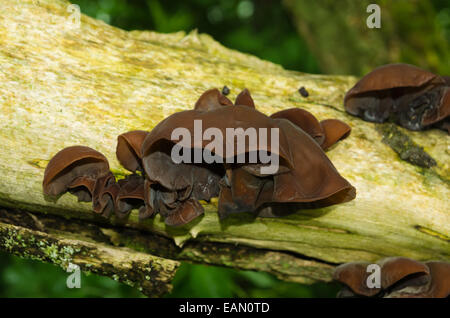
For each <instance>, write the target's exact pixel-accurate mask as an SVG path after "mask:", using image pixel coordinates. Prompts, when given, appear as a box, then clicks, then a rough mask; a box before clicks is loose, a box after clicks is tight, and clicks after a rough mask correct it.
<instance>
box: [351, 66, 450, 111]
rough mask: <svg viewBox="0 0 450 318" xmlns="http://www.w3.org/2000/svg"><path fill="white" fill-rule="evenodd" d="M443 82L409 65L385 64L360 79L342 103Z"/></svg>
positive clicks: (427, 72) (436, 76) (435, 76)
mask: <svg viewBox="0 0 450 318" xmlns="http://www.w3.org/2000/svg"><path fill="white" fill-rule="evenodd" d="M433 80H434V81H437V82H439V83H441V82H443V80H442V79H441V78H440V77H439V76H438V75H436V74H433V73H431V72H429V71H426V70H424V69H421V68H419V67H417V66H414V65H410V64H402V63H399V64H387V65H383V66H380V67H378V68H376V69H374V70H373V71H371V72H370V73H368V74H366V75H365V76H364V77H362V78H361V79H360V80H359V81H358V82H357V83H356V84H355V86H353V87H352V88H351V89H350V90H349V91H348V92H347V94H346V95H345V98H344V103H345V102H346V101H347V100H348V99H349V98H351V97H353V96H355V95H358V94H362V93H367V92H374V91H382V90H387V89H391V88H398V87H419V86H422V85H425V84H427V83H429V82H431V81H433Z"/></svg>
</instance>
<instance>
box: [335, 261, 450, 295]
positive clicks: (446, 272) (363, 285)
mask: <svg viewBox="0 0 450 318" xmlns="http://www.w3.org/2000/svg"><path fill="white" fill-rule="evenodd" d="M377 264H378V265H379V266H380V268H381V277H380V280H381V281H380V285H381V286H380V288H369V287H368V285H367V277H368V275H371V274H372V273H367V268H368V267H367V266H368V265H369V263H366V262H361V263H348V264H343V265H340V266H338V267H337V268H336V270H335V272H334V275H333V279H334V280H336V281H339V282H341V283H343V284H345V285H346V287H348V289H346V288H344V289H343V290H342V292H340V293H339V294H338V296H340V297H353V296H355V295H360V296H368V297H372V296H375V295H376V296H381V297H388V298H418V297H448V296H449V294H450V263H446V262H427V263H421V262H417V261H414V260H412V259H409V258H405V257H388V258H384V259H381V260H379V261H378V262H377Z"/></svg>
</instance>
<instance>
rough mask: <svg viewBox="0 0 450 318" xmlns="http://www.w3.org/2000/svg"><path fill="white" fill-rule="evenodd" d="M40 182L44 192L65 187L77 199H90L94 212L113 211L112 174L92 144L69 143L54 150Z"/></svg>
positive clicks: (58, 191) (52, 192)
mask: <svg viewBox="0 0 450 318" xmlns="http://www.w3.org/2000/svg"><path fill="white" fill-rule="evenodd" d="M42 185H43V189H44V194H46V195H48V196H52V197H57V196H59V195H61V194H63V193H65V192H67V191H69V192H70V193H72V194H74V195H76V196H77V197H78V199H79V200H80V201H86V202H89V201H92V205H93V210H94V212H96V213H98V214H102V215H104V216H108V215H110V214H111V212H113V211H114V200H115V196H116V195H117V192H118V188H117V185H116V184H115V178H114V176H113V174H112V173H111V171H110V170H109V164H108V160H107V159H106V157H105V156H104V155H102V154H101V153H100V152H98V151H96V150H94V149H92V148H89V147H85V146H72V147H68V148H64V149H63V150H61V151H60V152H58V153H57V154H56V155H55V156H54V157H53V158H52V159H51V160H50V162H49V163H48V165H47V167H46V169H45V172H44V180H43V183H42Z"/></svg>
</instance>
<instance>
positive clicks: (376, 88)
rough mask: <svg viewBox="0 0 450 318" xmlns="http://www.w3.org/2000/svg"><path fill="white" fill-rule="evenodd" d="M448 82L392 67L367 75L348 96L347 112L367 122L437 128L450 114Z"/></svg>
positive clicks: (404, 67) (422, 72) (409, 68)
mask: <svg viewBox="0 0 450 318" xmlns="http://www.w3.org/2000/svg"><path fill="white" fill-rule="evenodd" d="M449 96H450V95H449V83H448V81H447V80H446V79H445V78H444V77H441V76H438V75H435V74H433V73H431V72H428V71H426V70H423V69H420V68H418V67H416V66H413V65H408V64H389V65H384V66H381V67H379V68H376V69H375V70H373V71H372V72H370V73H369V74H367V75H365V76H364V77H363V78H362V79H361V80H360V81H359V82H357V83H356V85H355V86H353V87H352V88H351V89H350V90H349V91H348V92H347V94H346V95H345V98H344V106H345V109H346V110H347V112H349V113H350V114H352V115H355V116H359V117H361V118H363V119H364V120H367V121H371V122H377V123H382V122H385V121H388V120H389V121H393V122H396V123H398V124H399V125H401V126H403V127H405V128H408V129H410V130H422V129H424V128H426V127H431V126H432V125H433V126H438V127H440V125H439V123H440V122H441V121H443V120H445V118H447V117H448V116H449V115H450V104H449V99H450V98H449Z"/></svg>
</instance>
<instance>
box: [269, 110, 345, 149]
mask: <svg viewBox="0 0 450 318" xmlns="http://www.w3.org/2000/svg"><path fill="white" fill-rule="evenodd" d="M270 117H271V118H283V119H287V120H289V121H290V122H292V123H293V124H294V125H296V126H298V127H299V128H301V129H302V130H304V131H305V132H306V133H307V134H308V135H310V136H311V137H312V138H313V139H314V140H315V141H316V142H317V143H318V144H319V145H320V146H321V147H322V149H323V150H327V149H328V148H330V147H331V146H332V145H334V144H335V143H337V142H338V141H339V140H342V139H345V138H347V137H348V136H349V135H350V131H351V128H350V126H349V125H347V124H346V123H344V122H343V121H340V120H338V119H325V120H322V121H321V122H319V121H318V120H317V118H316V117H315V116H314V115H313V114H311V113H310V112H308V111H307V110H304V109H301V108H289V109H285V110H282V111H279V112H276V113H274V114H272V115H271V116H270Z"/></svg>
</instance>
